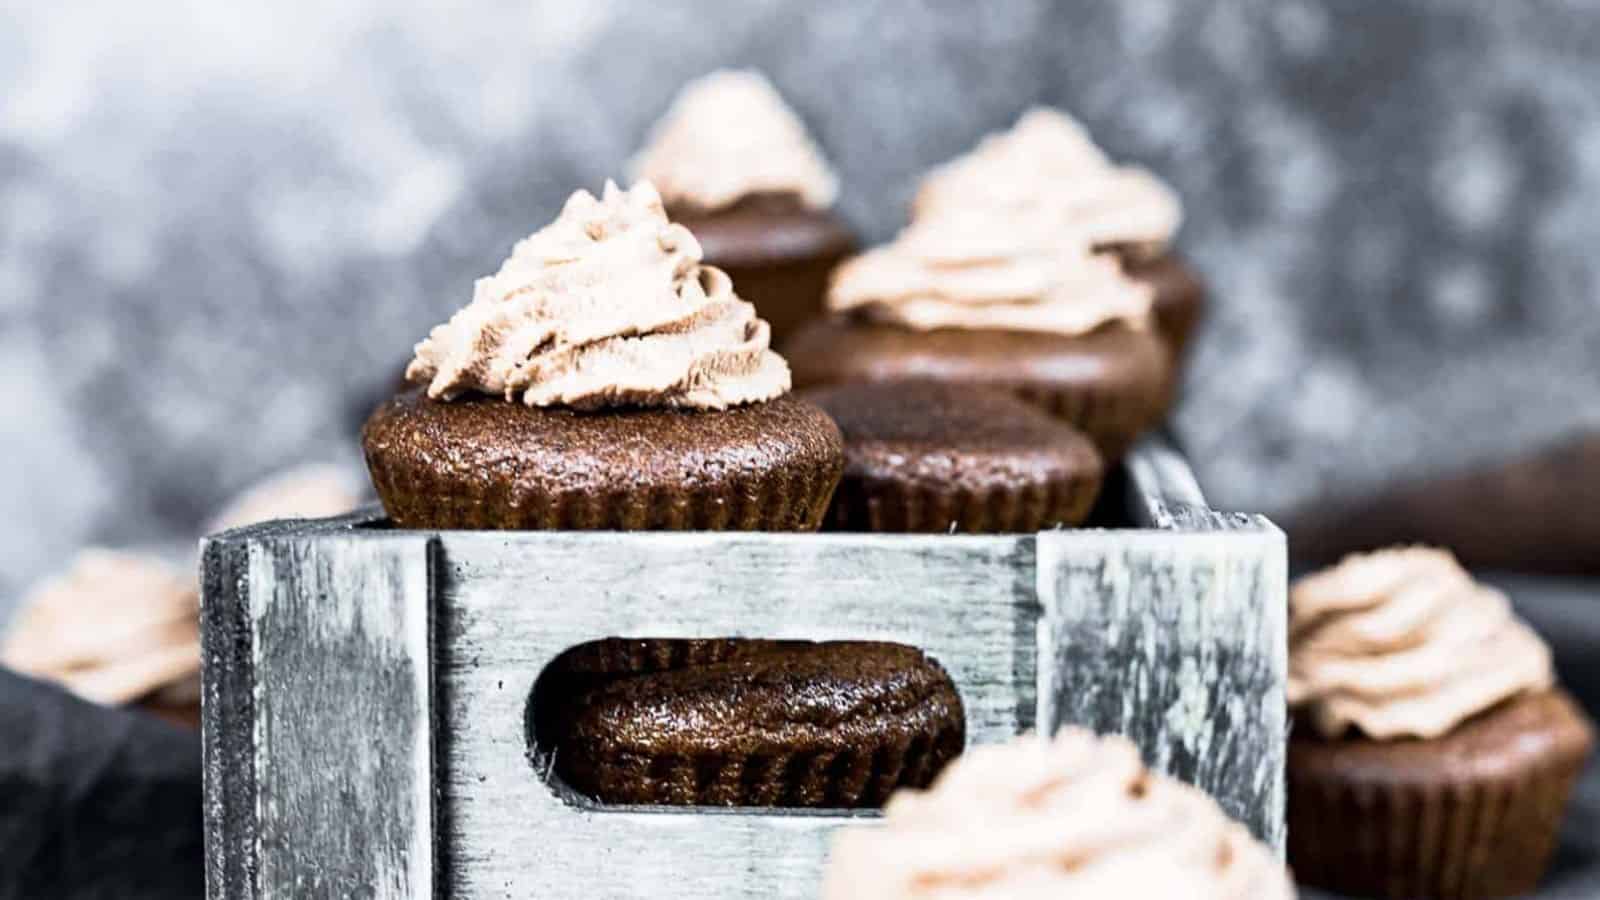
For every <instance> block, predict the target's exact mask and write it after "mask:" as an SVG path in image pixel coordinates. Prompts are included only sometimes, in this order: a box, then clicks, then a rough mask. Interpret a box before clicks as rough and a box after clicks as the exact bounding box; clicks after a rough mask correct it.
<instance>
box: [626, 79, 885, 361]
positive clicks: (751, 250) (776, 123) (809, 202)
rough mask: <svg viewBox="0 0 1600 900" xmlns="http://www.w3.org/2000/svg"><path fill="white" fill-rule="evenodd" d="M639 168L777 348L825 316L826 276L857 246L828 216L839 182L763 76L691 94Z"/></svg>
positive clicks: (681, 99)
mask: <svg viewBox="0 0 1600 900" xmlns="http://www.w3.org/2000/svg"><path fill="white" fill-rule="evenodd" d="M631 168H632V173H633V176H634V177H635V178H641V179H648V180H649V181H651V182H652V183H653V184H655V186H656V188H657V189H658V190H659V191H660V192H661V198H662V200H663V202H664V203H665V204H666V207H667V213H668V215H670V216H671V217H672V218H673V219H674V220H675V221H677V222H679V223H681V224H682V225H684V226H686V227H687V228H688V229H689V230H690V231H692V232H694V235H695V237H696V238H697V239H698V240H699V241H700V246H701V248H702V249H703V250H704V252H705V260H706V263H707V264H708V265H713V266H717V267H718V268H721V269H722V270H724V271H725V272H727V273H728V275H729V277H731V278H732V279H733V283H734V284H735V285H737V286H738V288H739V293H740V295H741V296H743V297H744V298H745V299H747V300H749V301H750V302H752V303H754V304H755V307H756V311H757V312H758V313H759V314H760V315H761V316H762V317H763V318H765V319H766V320H767V321H768V322H770V323H771V325H772V334H773V339H774V340H780V341H781V340H782V339H783V338H785V337H787V336H788V335H789V334H790V333H791V332H793V331H794V329H795V328H796V327H797V326H798V325H799V324H800V323H802V322H804V321H805V320H807V319H810V318H812V317H814V316H816V315H818V314H819V313H820V312H821V310H822V295H823V293H824V291H825V290H826V287H827V279H828V272H829V271H830V270H831V269H832V268H833V267H834V265H835V264H836V263H838V262H839V260H841V259H843V258H844V257H845V256H847V255H848V254H850V253H851V252H852V251H853V250H854V249H855V239H854V238H853V237H852V235H851V233H850V230H849V228H848V227H846V225H845V224H844V222H843V221H842V220H841V219H840V218H839V217H838V216H836V215H835V214H834V213H833V212H832V211H831V208H832V206H833V202H834V198H835V197H836V196H837V194H838V179H837V178H836V177H835V176H834V174H833V171H832V170H831V169H830V168H829V167H828V163H827V161H826V160H825V159H824V158H823V155H822V152H821V150H819V149H818V147H817V145H816V144H815V142H813V141H812V139H811V137H810V135H809V134H807V132H806V128H805V125H804V123H802V122H801V121H800V117H799V116H797V115H796V114H795V113H794V111H793V110H791V109H790V108H789V107H788V105H787V104H785V103H784V101H783V98H782V97H781V96H779V94H778V91H777V89H776V88H774V87H773V86H772V83H771V82H770V81H768V80H767V79H766V77H765V76H763V75H761V74H760V73H759V72H754V71H729V70H724V71H718V72H713V73H711V74H709V75H706V76H704V77H702V78H699V79H697V80H695V81H693V82H690V83H689V84H687V85H685V86H684V88H683V90H682V91H680V92H679V94H678V96H677V98H676V100H674V101H673V104H672V107H671V108H670V109H669V110H668V111H667V113H666V115H665V116H664V117H663V118H662V119H661V121H660V122H658V123H656V125H655V128H654V129H653V130H652V132H651V134H650V137H649V139H648V141H647V143H646V144H645V147H644V149H643V150H641V151H640V152H639V154H638V156H636V157H635V158H634V159H633V161H632V164H631Z"/></svg>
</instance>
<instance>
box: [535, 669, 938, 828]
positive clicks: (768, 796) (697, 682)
mask: <svg viewBox="0 0 1600 900" xmlns="http://www.w3.org/2000/svg"><path fill="white" fill-rule="evenodd" d="M819 680H822V681H823V682H824V683H825V689H826V690H828V691H829V692H830V695H818V694H815V693H811V694H808V696H813V697H816V702H813V703H811V704H808V705H805V706H802V707H799V708H796V707H795V705H794V704H793V703H792V698H793V697H795V696H799V695H802V694H804V693H805V692H807V691H808V689H809V686H810V685H813V684H816V683H817V682H818V681H819ZM828 682H831V683H828ZM739 704H744V707H745V708H744V709H737V708H735V707H736V706H737V705H739ZM735 715H744V716H751V717H754V718H755V719H757V721H747V722H745V723H744V724H745V725H746V726H747V727H745V728H743V729H741V730H739V733H738V734H735V735H732V736H731V737H730V740H733V741H737V742H739V746H737V747H732V748H729V749H715V750H714V749H709V748H708V747H707V746H706V744H707V739H708V738H709V737H710V735H708V734H707V729H711V728H716V727H718V725H719V724H722V723H727V722H729V721H730V720H731V717H732V716H735ZM524 726H525V729H526V734H527V740H528V759H529V762H530V763H531V767H532V770H533V773H534V774H535V776H536V777H538V778H540V779H542V780H543V781H544V782H545V783H546V784H547V785H548V787H549V788H550V790H551V791H553V792H554V793H555V795H556V796H557V797H559V798H560V799H561V800H562V801H564V802H565V803H567V804H568V805H570V806H573V807H576V808H578V809H583V810H590V811H608V810H609V811H616V812H647V811H654V812H667V813H670V812H689V813H700V812H715V811H740V812H744V813H749V814H761V815H796V814H798V815H818V814H823V815H835V816H876V815H878V814H879V810H880V809H881V807H882V805H883V803H884V802H885V801H886V800H887V799H888V796H889V794H890V793H892V792H893V790H894V789H896V788H898V787H925V786H926V785H927V784H929V783H930V782H931V781H932V780H933V778H934V777H935V776H936V775H937V774H938V773H939V771H941V770H942V769H943V768H944V766H945V765H946V764H947V763H948V762H949V761H950V760H951V759H953V758H954V757H955V756H957V755H959V754H960V752H961V751H962V749H963V748H964V746H965V743H966V714H965V709H964V707H963V705H962V702H961V696H960V692H959V691H958V690H957V688H956V686H955V683H954V682H953V681H952V680H951V678H950V676H949V673H947V672H946V671H945V669H944V667H943V666H942V665H940V664H939V662H938V661H937V660H935V659H933V658H932V657H930V656H927V655H926V654H924V653H922V652H921V651H919V650H917V649H915V648H913V647H909V646H907V645H905V644H898V643H892V642H884V641H824V642H816V641H799V640H766V639H760V638H709V639H663V638H618V637H612V638H605V639H601V640H596V641H587V642H584V643H582V644H578V645H576V646H573V647H570V648H568V649H567V650H565V651H564V652H562V653H561V654H560V655H559V656H558V657H556V659H555V660H554V661H553V662H551V663H550V664H549V665H548V666H546V667H545V668H544V670H543V671H542V672H540V673H539V676H538V678H537V679H536V680H535V683H534V686H533V689H532V690H531V691H530V692H529V697H528V704H527V707H526V709H525V712H524ZM776 729H790V730H791V731H792V732H793V735H792V737H791V738H790V739H791V740H794V741H795V742H796V743H797V744H798V746H789V747H785V746H783V744H784V742H785V741H784V739H782V738H777V737H771V736H770V735H771V734H772V731H773V730H776Z"/></svg>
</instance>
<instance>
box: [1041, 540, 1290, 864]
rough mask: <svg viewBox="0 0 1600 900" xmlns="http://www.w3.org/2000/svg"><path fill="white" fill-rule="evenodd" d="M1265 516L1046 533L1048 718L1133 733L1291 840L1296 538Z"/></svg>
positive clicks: (1263, 833)
mask: <svg viewBox="0 0 1600 900" xmlns="http://www.w3.org/2000/svg"><path fill="white" fill-rule="evenodd" d="M1257 522H1258V527H1256V528H1255V529H1253V530H1244V531H1235V532H1221V533H1211V534H1198V533H1169V534H1161V533H1143V534H1125V535H1120V536H1117V535H1109V534H1103V533H1102V534H1095V533H1062V534H1059V535H1048V536H1047V535H1041V536H1040V540H1039V579H1040V588H1039V593H1040V599H1041V601H1042V602H1043V604H1044V607H1045V613H1044V617H1043V619H1042V620H1041V622H1040V625H1039V628H1040V633H1039V641H1040V646H1041V647H1042V648H1046V649H1045V650H1044V651H1043V652H1044V653H1045V655H1046V657H1047V658H1044V659H1041V668H1040V680H1041V688H1040V690H1041V695H1042V699H1041V704H1040V709H1041V711H1040V721H1041V725H1042V727H1043V728H1044V729H1048V730H1054V729H1055V728H1057V727H1060V726H1061V725H1064V724H1075V725H1083V726H1087V727H1089V728H1092V729H1094V730H1096V731H1099V732H1102V733H1116V734H1125V735H1128V736H1129V737H1130V738H1132V739H1133V741H1134V743H1136V744H1137V745H1138V746H1139V747H1140V748H1142V749H1143V750H1144V752H1145V755H1146V757H1147V759H1148V761H1149V762H1150V763H1151V765H1152V766H1153V767H1154V768H1156V769H1157V770H1159V771H1163V772H1167V773H1170V774H1172V775H1175V776H1177V777H1178V778H1181V779H1182V780H1184V781H1187V782H1189V783H1191V784H1195V785H1197V786H1199V787H1201V788H1203V789H1204V790H1206V791H1207V792H1209V793H1210V794H1212V795H1213V796H1214V797H1216V798H1217V800H1218V801H1219V802H1220V803H1221V804H1222V806H1223V808H1225V809H1226V810H1227V811H1228V812H1229V814H1231V815H1233V816H1234V817H1235V818H1238V819H1239V820H1241V821H1243V822H1245V823H1246V824H1247V825H1249V826H1250V828H1251V829H1252V830H1253V831H1254V832H1255V833H1256V835H1257V836H1259V837H1261V838H1262V839H1263V840H1266V841H1267V842H1268V843H1269V844H1271V845H1272V846H1274V847H1278V848H1280V849H1281V848H1282V846H1283V829H1284V823H1283V802H1284V801H1283V790H1284V788H1283V765H1284V760H1285V754H1286V752H1287V747H1286V739H1287V724H1286V721H1285V720H1286V713H1285V709H1284V695H1283V690H1284V680H1285V677H1286V669H1287V658H1288V650H1287V621H1286V619H1287V610H1286V602H1287V601H1286V591H1287V585H1286V581H1287V572H1286V560H1285V555H1286V551H1285V545H1284V539H1283V535H1282V533H1281V532H1279V531H1277V529H1275V528H1272V527H1271V526H1270V525H1266V524H1265V523H1264V522H1263V521H1261V520H1257Z"/></svg>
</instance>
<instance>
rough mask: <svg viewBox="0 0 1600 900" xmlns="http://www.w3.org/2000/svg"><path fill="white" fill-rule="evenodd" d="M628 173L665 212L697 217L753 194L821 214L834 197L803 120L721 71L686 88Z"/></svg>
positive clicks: (762, 88)
mask: <svg viewBox="0 0 1600 900" xmlns="http://www.w3.org/2000/svg"><path fill="white" fill-rule="evenodd" d="M629 168H630V169H631V171H632V174H633V177H634V178H636V179H647V180H649V181H651V182H653V183H654V184H655V185H656V187H657V188H658V189H659V190H660V191H661V196H662V199H663V200H665V201H666V204H667V205H668V206H670V207H672V208H673V209H692V210H696V211H699V212H714V211H716V210H719V209H725V208H727V207H730V206H732V205H734V204H735V203H737V202H739V201H740V200H743V199H745V198H747V197H756V196H779V197H789V198H792V199H794V200H795V201H797V202H798V203H799V204H800V205H801V206H803V207H805V208H807V209H826V208H828V207H829V206H831V205H833V199H834V197H835V196H836V195H837V194H838V192H839V182H838V179H837V178H835V177H834V174H833V171H832V170H831V169H829V168H828V163H827V161H826V160H824V159H823V157H822V152H821V151H820V150H818V149H817V145H816V144H815V143H813V142H812V140H811V137H810V135H808V134H807V133H806V128H805V125H804V124H802V123H801V121H800V117H799V116H797V115H795V114H794V111H793V110H791V109H790V108H789V107H788V105H787V104H785V103H784V102H783V98H782V97H781V96H779V95H778V91H777V89H776V88H774V87H773V86H772V82H770V81H768V80H767V78H766V76H764V75H762V74H761V73H760V72H754V71H733V70H721V71H717V72H712V73H711V74H709V75H706V76H703V77H701V78H699V79H696V80H695V81H691V82H690V83H688V84H687V85H684V87H683V89H682V90H681V91H679V93H678V96H677V99H675V100H674V101H673V103H672V107H671V108H670V109H668V110H667V114H666V115H665V116H663V117H662V119H661V120H660V121H659V122H657V123H656V125H655V128H654V129H653V130H652V131H651V134H650V138H649V141H648V142H647V143H646V145H645V147H644V149H643V150H641V151H640V152H639V155H638V156H636V157H634V159H633V160H632V161H631V162H630V164H629Z"/></svg>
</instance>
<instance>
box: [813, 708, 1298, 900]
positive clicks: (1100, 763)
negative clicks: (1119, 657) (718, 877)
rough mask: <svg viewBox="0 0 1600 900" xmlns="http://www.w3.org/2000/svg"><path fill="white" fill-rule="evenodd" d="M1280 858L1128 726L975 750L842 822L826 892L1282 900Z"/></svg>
mask: <svg viewBox="0 0 1600 900" xmlns="http://www.w3.org/2000/svg"><path fill="white" fill-rule="evenodd" d="M1293 896H1294V888H1293V887H1292V885H1291V884H1290V883H1289V878H1288V874H1287V873H1286V872H1285V871H1284V868H1283V865H1282V864H1281V863H1280V862H1278V860H1277V859H1275V858H1274V857H1273V855H1272V853H1271V852H1270V851H1269V850H1268V849H1267V848H1266V847H1264V846H1263V845H1261V844H1260V843H1258V842H1256V841H1255V839H1253V838H1252V837H1251V836H1250V834H1249V832H1247V831H1246V830H1245V829H1244V827H1243V826H1241V825H1239V824H1238V823H1236V822H1233V821H1231V820H1230V819H1228V817H1227V816H1226V815H1225V814H1224V813H1223V812H1222V809H1221V808H1220V807H1219V806H1217V803H1216V801H1214V800H1212V799H1211V798H1210V797H1209V796H1207V795H1205V794H1204V793H1202V792H1200V791H1199V790H1196V789H1195V788H1192V787H1189V786H1187V785H1184V784H1181V783H1179V782H1177V781H1173V780H1171V779H1169V778H1165V777H1162V776H1160V775H1156V774H1154V773H1152V772H1150V771H1149V770H1147V769H1146V768H1145V767H1144V765H1143V764H1142V763H1141V762H1140V760H1139V753H1138V751H1137V750H1136V749H1135V748H1134V746H1133V745H1132V744H1131V743H1129V742H1128V741H1127V740H1126V739H1125V738H1119V737H1108V738H1098V737H1095V736H1094V735H1093V734H1090V733H1089V732H1087V731H1082V730H1079V729H1070V728H1069V729H1064V730H1063V731H1061V732H1060V733H1059V734H1057V736H1056V738H1055V740H1053V741H1048V742H1046V741H1041V740H1038V739H1036V738H1033V737H1028V736H1025V737H1022V738H1020V739H1018V740H1017V741H1016V742H1014V743H1011V744H1007V745H1002V746H991V747H980V748H977V749H974V750H970V751H968V752H967V753H966V755H964V756H962V757H961V758H959V759H957V760H956V762H955V763H953V764H952V765H951V766H950V767H949V768H947V769H946V770H945V771H944V773H943V774H942V775H940V776H939V778H938V779H937V780H936V781H935V782H934V784H933V787H932V788H931V789H930V790H928V791H927V792H919V791H910V790H907V791H900V792H898V793H896V794H895V795H894V796H893V797H892V798H891V799H890V801H889V804H888V806H887V807H886V808H885V810H884V822H883V825H882V827H867V828H852V829H846V830H844V831H842V832H840V833H839V835H838V837H837V838H836V839H835V841H834V845H833V853H832V857H831V859H830V860H829V863H828V869H827V872H826V875H825V876H824V879H823V888H822V897H823V900H869V898H870V900H918V898H927V900H935V898H937V900H958V898H966V897H971V898H993V900H1002V898H1004V900H1017V898H1033V897H1037V898H1041V900H1043V898H1052V900H1053V898H1075V897H1081V898H1094V900H1102V898H1130V900H1131V898H1136V897H1137V898H1142V897H1183V898H1189V900H1279V898H1289V897H1293Z"/></svg>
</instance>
